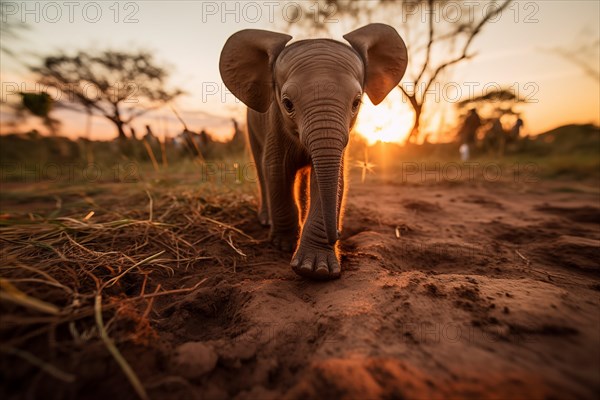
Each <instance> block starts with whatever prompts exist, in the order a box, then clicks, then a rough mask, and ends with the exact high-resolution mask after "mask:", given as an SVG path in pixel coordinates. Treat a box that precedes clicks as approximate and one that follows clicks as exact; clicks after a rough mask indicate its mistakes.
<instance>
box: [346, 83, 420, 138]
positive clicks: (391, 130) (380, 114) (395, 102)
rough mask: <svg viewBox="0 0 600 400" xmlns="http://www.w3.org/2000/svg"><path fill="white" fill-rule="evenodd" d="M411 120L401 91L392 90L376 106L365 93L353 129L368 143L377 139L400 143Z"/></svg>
mask: <svg viewBox="0 0 600 400" xmlns="http://www.w3.org/2000/svg"><path fill="white" fill-rule="evenodd" d="M413 121H414V114H413V113H412V112H411V109H410V106H409V105H408V104H406V102H404V101H403V99H402V95H401V93H400V92H399V91H398V90H394V91H392V93H390V94H389V95H388V96H387V97H386V99H385V100H384V101H383V102H382V103H381V104H379V105H377V106H375V105H373V103H371V100H370V99H369V98H368V96H366V95H365V96H364V97H363V105H362V107H361V109H360V112H359V114H358V118H357V120H356V125H355V127H354V130H355V131H356V132H358V133H359V134H360V135H361V136H363V137H365V138H366V139H367V141H368V143H369V144H374V143H376V142H377V141H382V142H399V143H402V142H404V140H405V139H406V137H407V136H408V134H409V132H410V129H411V128H412V124H413Z"/></svg>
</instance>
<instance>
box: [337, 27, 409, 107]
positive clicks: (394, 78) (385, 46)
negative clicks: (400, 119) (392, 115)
mask: <svg viewBox="0 0 600 400" xmlns="http://www.w3.org/2000/svg"><path fill="white" fill-rule="evenodd" d="M344 39H346V40H347V41H348V42H349V43H350V45H352V47H353V48H354V50H356V51H357V52H358V54H360V56H361V57H362V59H363V62H364V63H365V92H367V94H368V95H369V98H370V99H371V102H373V104H375V105H377V104H379V103H381V102H382V101H383V99H385V96H387V95H388V93H389V92H390V91H391V90H392V89H393V88H394V87H396V85H398V84H399V83H400V80H401V79H402V77H403V76H404V72H406V66H407V65H408V53H407V51H406V45H405V44H404V41H403V40H402V38H401V37H400V35H398V32H396V30H395V29H394V28H392V27H391V26H389V25H385V24H369V25H366V26H363V27H362V28H359V29H357V30H355V31H352V32H350V33H348V34H346V35H344Z"/></svg>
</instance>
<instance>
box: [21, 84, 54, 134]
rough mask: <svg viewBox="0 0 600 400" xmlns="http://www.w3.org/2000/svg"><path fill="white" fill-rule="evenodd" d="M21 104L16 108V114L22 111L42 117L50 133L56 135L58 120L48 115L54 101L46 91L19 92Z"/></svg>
mask: <svg viewBox="0 0 600 400" xmlns="http://www.w3.org/2000/svg"><path fill="white" fill-rule="evenodd" d="M20 95H21V104H20V105H19V108H18V111H17V112H18V114H20V115H22V113H23V111H27V112H29V113H30V114H32V115H34V116H36V117H39V118H41V119H42V122H43V123H44V126H45V127H46V128H48V131H49V132H50V134H51V135H56V133H57V132H58V127H59V126H60V122H59V121H58V120H57V119H55V118H52V116H50V112H51V111H52V109H53V106H54V101H53V100H52V97H50V95H49V94H48V93H20Z"/></svg>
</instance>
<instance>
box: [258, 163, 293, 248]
mask: <svg viewBox="0 0 600 400" xmlns="http://www.w3.org/2000/svg"><path fill="white" fill-rule="evenodd" d="M265 172H266V175H267V177H266V178H267V179H266V183H267V199H268V202H269V214H270V219H271V230H270V233H269V239H270V240H271V242H272V243H273V244H274V245H275V246H276V247H277V248H278V249H280V250H283V251H288V252H291V251H293V250H294V248H295V246H296V243H297V242H298V234H299V232H300V223H299V220H298V208H297V207H296V202H295V201H294V177H295V175H296V171H295V170H294V171H287V170H286V167H284V166H282V165H281V164H271V165H265Z"/></svg>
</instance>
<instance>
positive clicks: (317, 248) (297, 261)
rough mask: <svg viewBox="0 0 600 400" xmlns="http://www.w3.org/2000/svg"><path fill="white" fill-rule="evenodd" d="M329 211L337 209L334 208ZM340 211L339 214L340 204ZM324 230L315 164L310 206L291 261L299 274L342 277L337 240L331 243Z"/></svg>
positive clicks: (312, 174) (322, 277) (312, 172)
mask: <svg viewBox="0 0 600 400" xmlns="http://www.w3.org/2000/svg"><path fill="white" fill-rule="evenodd" d="M342 180H343V178H342V177H340V185H341V184H342ZM340 188H341V186H340ZM342 194H343V190H340V192H339V196H340V199H341V196H342ZM340 203H341V201H340ZM338 204H339V203H338ZM326 211H331V212H336V211H335V210H326ZM337 213H338V215H337V217H338V218H339V206H338V210H337ZM325 232H326V231H325V223H324V219H323V210H322V207H321V196H320V195H319V187H318V184H317V178H316V175H315V172H314V168H312V169H311V174H310V208H309V211H308V216H307V218H306V221H305V223H304V226H303V228H302V235H301V237H300V244H299V245H298V249H297V250H296V252H295V253H294V256H293V257H292V262H291V266H292V269H293V270H294V272H296V273H297V274H298V275H301V276H304V277H307V278H311V279H319V280H326V279H336V278H339V277H340V273H341V268H340V262H339V260H338V257H337V254H336V245H337V244H333V245H332V244H329V243H328V240H327V235H326V233H325Z"/></svg>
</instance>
